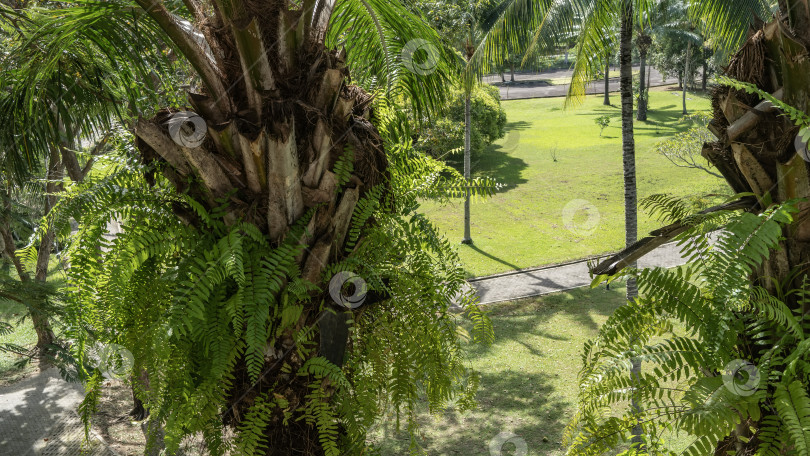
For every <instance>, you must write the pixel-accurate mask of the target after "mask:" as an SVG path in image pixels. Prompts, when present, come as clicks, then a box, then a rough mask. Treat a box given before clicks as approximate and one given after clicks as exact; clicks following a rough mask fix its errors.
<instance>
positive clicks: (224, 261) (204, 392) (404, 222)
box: [39, 105, 494, 455]
mask: <svg viewBox="0 0 810 456" xmlns="http://www.w3.org/2000/svg"><path fill="white" fill-rule="evenodd" d="M379 113H380V115H379V120H378V124H379V128H380V129H381V130H382V131H383V133H384V134H383V137H384V138H386V139H387V140H388V144H386V148H387V150H388V151H389V160H390V163H391V164H390V168H389V170H390V180H389V182H388V185H387V190H386V189H385V188H384V187H383V186H380V187H378V188H375V189H372V190H371V191H368V192H367V193H366V194H365V196H363V197H362V198H361V200H360V202H359V203H358V204H357V206H356V209H355V212H354V214H353V216H352V222H351V226H350V228H349V230H348V233H347V234H346V236H347V239H348V240H347V242H346V244H345V245H346V250H347V253H349V255H348V256H347V257H346V259H345V260H343V261H341V262H340V263H337V264H332V265H329V266H328V267H327V268H326V270H325V271H324V272H323V276H322V278H321V279H320V280H319V281H317V283H312V282H309V281H307V280H305V279H304V278H302V275H301V271H300V270H299V266H298V261H297V258H299V257H300V255H301V253H302V251H303V249H304V248H305V247H304V246H305V244H304V243H302V240H305V239H306V238H307V236H308V233H307V229H306V226H307V223H308V222H309V218H310V216H311V213H310V214H307V215H306V216H304V217H302V219H301V220H300V221H299V222H298V223H297V225H296V226H295V227H294V228H293V229H292V230H291V231H290V232H289V233H288V234H287V236H286V238H285V239H284V240H283V242H281V243H280V244H279V245H272V244H271V243H270V242H269V241H268V240H267V238H266V237H265V236H263V235H262V234H261V233H260V232H259V231H258V230H257V229H256V228H255V227H254V226H252V225H249V224H245V223H241V222H240V221H238V220H225V219H224V218H225V217H224V214H225V211H211V212H206V211H205V210H203V209H202V208H201V207H200V206H199V205H198V204H196V203H195V202H194V201H193V200H192V199H191V198H188V197H186V196H185V195H182V194H177V193H175V192H174V190H173V189H172V187H171V186H170V185H169V184H168V182H166V181H165V180H164V179H163V178H162V177H161V174H160V173H158V172H155V171H156V170H154V169H149V168H146V167H144V166H143V165H141V164H140V163H138V162H137V161H135V160H133V159H131V158H130V157H134V156H135V152H134V151H133V150H131V141H130V138H128V137H127V135H126V134H123V133H122V134H121V135H119V138H118V141H119V142H118V146H119V147H118V148H117V150H118V153H117V154H112V155H109V156H107V157H105V161H104V162H103V163H104V165H105V166H101V167H99V169H100V170H99V171H98V172H95V173H93V174H91V175H90V176H88V178H87V179H86V180H85V181H84V182H83V183H81V184H74V185H73V186H72V187H70V188H68V189H67V190H66V192H65V194H64V195H62V196H63V198H61V199H60V202H59V206H58V207H57V208H56V209H55V210H54V211H53V212H52V215H51V217H49V218H47V219H45V220H43V226H42V227H41V229H40V230H39V231H40V232H42V231H44V230H43V228H45V227H46V225H48V224H50V225H51V226H55V227H65V226H67V224H68V223H69V221H70V219H71V218H75V219H76V220H78V221H79V230H78V232H77V233H75V234H74V235H73V236H71V237H70V238H69V243H68V246H67V250H66V258H67V261H68V262H69V265H70V267H69V269H68V275H69V281H68V289H67V292H66V297H65V301H66V306H67V312H66V313H67V320H68V321H67V326H68V330H67V331H68V334H67V337H68V338H69V339H70V341H71V344H72V355H73V356H74V357H75V361H76V362H75V366H76V370H77V372H76V373H77V374H78V375H79V376H80V377H81V378H83V379H84V380H85V382H86V385H87V388H88V394H87V397H86V399H85V402H84V404H83V406H82V413H83V415H84V416H85V418H89V417H90V415H91V414H92V411H93V410H94V409H95V406H96V404H97V401H98V400H99V398H100V394H101V390H100V389H99V388H100V385H101V382H100V381H99V380H100V378H101V377H100V374H101V372H102V371H104V366H98V365H97V363H94V359H93V358H92V352H93V350H94V349H95V347H97V346H99V345H100V344H101V345H105V344H106V345H111V346H116V347H117V346H121V347H123V348H125V349H126V351H127V352H128V353H131V354H132V357H131V360H132V365H130V366H124V368H126V369H127V370H126V372H124V373H125V374H127V375H124V377H127V376H129V375H131V376H132V377H131V378H133V379H137V378H138V377H141V376H143V374H144V373H146V374H147V375H148V386H147V385H144V384H143V382H139V381H135V380H133V382H132V384H133V387H134V388H135V389H136V393H137V395H138V397H139V398H140V399H141V400H142V401H143V402H144V404H145V406H146V407H147V408H148V410H150V414H151V416H150V420H153V421H155V422H157V423H160V424H161V425H162V426H163V428H164V430H165V435H166V436H165V442H166V446H167V449H168V451H169V452H170V453H171V452H173V451H175V450H176V449H177V448H178V447H179V445H180V444H181V441H182V440H183V439H184V438H187V437H189V436H192V437H195V436H203V437H204V440H205V442H204V444H205V446H206V447H207V449H208V451H210V452H211V453H212V454H225V453H226V452H234V453H237V454H261V453H262V452H263V449H264V448H266V447H267V446H268V445H271V444H272V442H268V441H267V440H266V436H265V435H264V433H263V432H264V431H263V430H264V429H265V428H266V426H267V425H268V423H269V422H270V421H271V420H278V419H279V417H281V418H280V419H281V420H282V421H283V422H282V423H276V425H279V426H280V425H285V426H297V425H298V424H297V423H308V424H310V425H312V426H314V428H316V429H317V432H318V434H319V440H320V442H321V444H322V447H323V449H324V451H325V452H326V454H329V455H337V454H347V452H348V453H361V452H363V451H364V449H365V435H366V432H367V431H368V430H369V429H370V428H371V427H372V426H373V425H374V423H375V422H376V421H377V420H379V419H380V417H381V416H382V415H383V414H388V413H393V414H395V416H396V417H397V420H398V421H399V420H402V422H403V423H404V425H405V426H406V427H407V429H408V430H409V431H411V432H412V435H415V433H416V430H417V422H416V417H415V409H416V405H417V403H418V402H420V401H427V403H428V404H429V405H430V408H431V410H434V411H440V410H442V409H443V408H444V407H446V406H447V404H448V403H450V402H452V403H453V404H455V406H456V407H459V408H461V409H465V408H470V407H473V406H474V400H473V397H474V394H475V390H476V386H477V377H476V375H475V374H474V373H473V372H472V371H470V369H469V368H468V366H467V364H466V362H465V358H464V349H463V343H464V342H463V340H462V339H461V338H460V334H462V332H461V331H459V326H458V325H459V321H458V319H459V318H463V317H468V318H472V319H473V320H474V323H475V325H474V326H475V328H476V331H475V332H474V333H473V334H472V338H473V339H474V340H476V341H483V342H486V341H489V340H491V338H492V328H491V324H490V322H489V320H488V318H487V316H486V314H485V313H484V312H482V311H481V310H479V309H478V308H477V307H476V306H475V305H474V302H473V296H472V294H471V292H470V291H468V290H466V289H465V288H464V287H463V285H464V283H465V282H464V276H463V271H462V269H461V266H460V263H459V260H458V257H457V256H456V254H455V252H454V249H453V248H452V247H451V246H450V244H449V243H448V241H447V240H445V239H443V238H442V236H441V234H440V233H439V232H438V231H437V229H436V228H435V227H434V226H433V225H431V224H430V222H428V221H427V220H426V219H425V218H424V217H422V216H420V215H419V214H417V213H416V212H415V210H416V208H417V207H418V198H421V197H440V196H447V195H453V194H455V193H457V192H459V191H466V189H467V188H471V189H472V191H473V192H474V193H476V194H479V195H486V194H488V193H490V192H492V191H493V189H494V186H493V185H492V183H491V182H475V183H473V184H472V185H468V184H466V183H465V181H463V179H460V178H459V176H458V173H455V172H454V171H452V170H449V169H447V168H445V167H444V166H443V165H442V164H440V163H438V162H434V161H432V160H431V159H428V158H425V157H423V156H420V155H418V154H415V153H414V152H413V150H412V148H410V147H409V146H408V143H407V141H406V142H404V143H401V142H399V141H400V139H402V138H401V137H400V136H398V135H397V134H396V126H395V123H396V121H397V119H398V118H399V117H400V116H402V113H397V112H396V110H395V109H392V108H387V107H385V106H382V105H381V107H380V109H379ZM403 144H404V145H403ZM352 157H353V155H352V152H351V150H348V149H347V150H346V151H345V153H344V155H343V158H341V160H339V161H338V163H337V164H336V165H335V169H334V172H335V173H336V174H337V175H338V176H340V175H341V174H345V173H346V170H347V169H348V170H349V171H350V168H351V166H352ZM145 176H146V178H145ZM147 180H148V181H150V182H151V185H148V184H147ZM459 189H461V190H459ZM225 204H227V202H223V206H224V205H225ZM175 205H185V206H187V207H189V208H191V209H193V210H194V211H195V212H196V213H197V215H198V216H199V218H200V219H202V220H203V227H202V228H195V227H191V226H189V225H187V224H184V223H183V222H182V221H181V220H178V218H177V217H176V216H174V215H173V214H174V212H173V211H172V210H171V209H172V207H173V206H175ZM113 220H116V221H119V222H121V224H122V228H123V230H122V231H123V232H122V233H120V234H118V235H117V236H115V237H110V236H107V235H106V231H107V230H106V228H107V225H108V223H109V222H111V221H113ZM342 271H346V272H351V273H352V274H356V275H357V276H359V277H361V278H362V279H363V280H364V281H365V283H366V286H367V290H368V296H372V295H375V296H378V297H380V296H381V297H382V298H379V299H377V300H376V302H371V303H369V304H368V305H365V306H363V307H362V308H360V309H358V310H356V311H354V312H353V313H352V314H351V321H350V337H349V346H348V348H347V355H346V362H345V363H344V365H343V366H342V367H338V366H336V365H335V364H332V363H330V362H329V361H327V360H326V359H325V358H324V357H322V356H318V343H317V341H318V337H319V334H318V325H317V323H318V322H319V321H320V319H321V318H323V316H324V315H326V314H327V313H329V312H334V310H332V309H333V306H334V303H333V302H331V299H332V298H331V297H330V294H329V290H328V289H327V285H328V283H329V281H330V278H331V277H333V276H335V275H336V274H337V273H340V272H342ZM369 300H371V298H369ZM454 301H455V302H457V303H459V304H460V305H461V307H462V309H464V312H463V313H453V312H450V306H451V303H452V302H454ZM313 322H314V323H313ZM122 358H123V357H122V356H119V357H118V358H115V359H116V360H117V362H118V363H119V364H118V366H119V367H121V366H120V364H121V361H122ZM111 359H112V357H111ZM293 377H303V378H305V379H307V382H308V383H307V384H308V385H309V386H308V391H305V392H304V393H303V394H301V392H300V391H290V389H289V388H288V387H287V384H288V382H287V380H288V379H290V378H293ZM240 385H249V388H247V389H246V390H245V389H237V386H240ZM237 390H238V391H240V392H241V394H239V395H238V396H234V391H237ZM301 397H305V400H303V401H302V400H300V398H301ZM232 423H235V424H236V425H235V429H233V427H234V426H229V424H232ZM226 427H230V428H231V429H226ZM416 448H417V446H416V440H415V439H414V449H416Z"/></svg>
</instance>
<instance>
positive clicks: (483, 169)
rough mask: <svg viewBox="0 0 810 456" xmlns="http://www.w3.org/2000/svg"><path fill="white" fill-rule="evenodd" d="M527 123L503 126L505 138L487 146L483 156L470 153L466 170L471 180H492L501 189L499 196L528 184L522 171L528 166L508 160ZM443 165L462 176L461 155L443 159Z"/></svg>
mask: <svg viewBox="0 0 810 456" xmlns="http://www.w3.org/2000/svg"><path fill="white" fill-rule="evenodd" d="M530 126H531V124H530V123H528V122H524V121H519V122H509V123H507V124H506V135H505V136H504V138H503V139H501V140H499V144H492V145H489V146H487V147H486V148H485V149H484V151H483V152H478V153H476V152H473V154H472V157H471V160H470V167H471V169H472V177H474V178H476V177H478V178H480V177H488V178H491V179H494V180H495V181H496V182H497V183H499V184H502V185H503V187H502V188H501V189H500V190H499V193H503V192H507V191H509V190H511V189H514V188H517V186H518V185H521V184H525V183H526V182H528V181H527V180H526V179H524V178H523V176H522V174H523V170H525V169H526V168H528V167H529V165H528V164H527V163H526V162H525V161H524V160H523V159H521V158H517V157H514V156H512V155H511V154H512V153H513V152H515V151H516V150H517V148H518V146H519V145H520V132H521V131H523V130H527V129H528V128H529V127H530ZM447 164H448V165H450V166H452V167H453V168H455V169H456V170H457V171H458V172H460V173H463V172H464V154H463V153H462V154H456V155H454V156H452V157H449V158H448V159H447Z"/></svg>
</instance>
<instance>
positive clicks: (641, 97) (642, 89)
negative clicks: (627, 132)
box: [636, 51, 647, 121]
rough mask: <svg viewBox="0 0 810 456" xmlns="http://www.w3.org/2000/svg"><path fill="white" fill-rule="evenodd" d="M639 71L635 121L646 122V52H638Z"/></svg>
mask: <svg viewBox="0 0 810 456" xmlns="http://www.w3.org/2000/svg"><path fill="white" fill-rule="evenodd" d="M640 54H641V71H640V73H639V87H638V113H637V117H636V120H639V121H644V120H647V92H646V90H647V74H646V73H647V51H640Z"/></svg>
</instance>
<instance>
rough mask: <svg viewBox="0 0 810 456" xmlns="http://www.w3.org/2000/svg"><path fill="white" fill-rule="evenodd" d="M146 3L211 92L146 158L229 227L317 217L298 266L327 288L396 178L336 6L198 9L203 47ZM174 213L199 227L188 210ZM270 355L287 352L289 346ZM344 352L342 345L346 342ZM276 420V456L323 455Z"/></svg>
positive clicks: (157, 120)
mask: <svg viewBox="0 0 810 456" xmlns="http://www.w3.org/2000/svg"><path fill="white" fill-rule="evenodd" d="M138 2H139V3H140V4H141V6H142V7H143V8H144V10H146V11H147V13H148V14H149V15H150V16H151V17H152V19H154V20H155V21H157V22H158V23H159V24H160V25H161V27H162V28H163V29H164V31H165V32H166V33H167V34H168V35H169V36H170V37H171V38H172V40H173V41H174V43H175V44H176V45H177V47H178V48H179V49H180V50H181V52H182V53H183V54H184V55H185V57H186V58H187V59H188V61H189V62H190V63H191V65H192V66H193V67H194V69H195V70H196V72H197V74H198V75H199V77H200V79H201V81H202V88H201V90H199V91H196V92H190V93H189V94H188V97H189V102H190V104H191V105H192V107H193V113H191V114H189V113H183V114H179V115H178V114H177V113H176V112H172V111H171V110H163V111H161V112H160V113H158V114H157V115H156V116H155V117H153V118H151V119H143V118H142V119H139V120H138V122H137V124H136V128H135V133H136V136H137V140H138V147H139V149H140V151H141V153H142V155H143V156H144V158H145V159H146V160H147V161H149V162H152V163H156V164H160V166H161V169H162V170H163V172H164V174H165V175H166V177H167V178H168V179H169V180H170V181H171V182H172V183H173V184H174V186H175V187H176V188H177V189H178V190H179V191H181V192H186V193H187V194H189V195H190V196H191V197H192V198H193V199H194V200H195V201H196V202H197V203H199V204H201V205H202V206H203V207H204V208H206V209H208V210H211V209H214V208H216V207H220V206H222V205H223V203H227V206H226V209H225V210H226V216H225V220H226V222H232V221H236V220H241V221H246V222H248V223H251V224H253V225H255V226H256V227H258V228H259V229H260V230H261V231H262V232H263V233H265V234H266V235H267V236H268V238H269V239H270V240H271V241H274V242H278V241H280V240H282V239H283V238H284V236H285V234H286V233H287V232H288V231H289V230H290V228H291V226H292V225H293V224H295V223H296V222H297V221H298V220H299V218H301V217H302V215H304V213H305V211H308V210H310V209H312V210H313V211H314V216H313V217H312V218H311V220H310V221H309V224H308V227H307V235H306V236H305V238H304V239H302V240H301V242H302V243H304V244H305V246H306V250H305V253H304V254H303V256H302V257H301V258H299V259H298V262H299V266H300V269H301V273H302V276H303V277H304V278H305V279H307V280H308V281H310V282H312V283H315V284H319V285H322V286H323V288H326V287H325V285H324V284H323V283H322V277H321V275H322V271H324V269H325V267H327V265H329V264H332V263H334V262H336V261H339V260H340V259H342V258H343V257H344V255H345V252H344V248H343V244H344V241H345V239H346V234H347V230H348V228H349V224H350V221H351V216H352V213H353V210H354V208H355V205H356V204H357V202H358V199H359V198H360V197H361V196H362V195H364V194H365V193H366V192H367V191H369V190H370V189H371V188H373V187H375V186H377V185H379V184H382V183H383V182H384V181H385V176H386V168H387V159H386V156H385V154H384V151H383V148H382V141H381V139H380V136H379V134H378V133H377V131H376V130H375V128H374V127H373V126H372V124H371V123H370V122H369V117H370V114H369V110H370V107H369V105H370V102H371V99H372V97H371V96H370V95H369V94H367V93H366V92H364V91H363V90H362V89H360V88H359V87H357V86H353V85H351V84H350V83H349V72H348V69H347V66H346V60H345V55H344V53H343V52H342V51H336V50H329V49H327V48H326V47H325V45H324V39H325V35H326V27H327V24H328V22H329V19H330V15H331V14H332V10H333V7H334V1H326V2H323V1H320V2H314V1H304V2H303V4H300V5H297V4H295V3H294V2H287V1H281V0H277V1H270V2H262V3H259V2H251V1H240V0H236V1H215V2H214V3H213V4H212V5H210V8H211V10H210V11H211V12H209V14H207V15H206V16H205V17H204V18H203V17H202V13H201V12H200V10H199V7H200V6H199V5H198V4H197V3H196V2H194V1H193V0H190V1H189V2H187V3H188V5H187V6H189V9H190V10H191V11H195V12H196V14H198V15H200V17H199V18H198V19H204V20H200V30H199V35H198V34H194V33H188V32H187V29H184V27H183V25H182V24H181V23H180V21H178V20H177V19H176V18H175V17H174V16H172V15H171V14H170V13H169V12H168V10H167V9H166V7H165V6H164V5H163V4H161V3H158V2H157V1H154V0H138ZM178 116H179V117H178ZM178 119H179V120H178ZM198 119H200V120H198ZM175 122H179V123H180V124H181V125H179V126H178V125H177V124H176V123H175ZM172 125H175V126H174V127H172ZM201 129H202V131H201ZM192 130H193V131H192ZM342 157H348V158H349V159H352V160H353V163H354V166H353V171H352V172H351V173H350V174H349V175H348V176H338V175H336V173H333V169H334V165H335V163H336V162H337V161H338V160H340V159H341V158H342ZM341 177H345V180H347V181H346V182H339V180H340V179H341ZM176 213H177V215H178V216H179V217H181V218H182V219H183V220H185V221H187V222H188V223H190V224H196V223H198V221H197V219H196V217H197V216H196V214H195V213H193V212H191V211H189V210H187V209H183V208H181V207H177V208H176ZM316 317H317V312H304V314H303V316H302V319H305V320H307V321H306V322H305V323H307V324H313V323H314V322H315V318H316ZM271 343H275V344H278V345H279V346H278V347H273V349H274V350H282V349H283V347H282V346H281V344H282V343H283V342H282V340H281V339H279V340H275V341H271ZM335 343H336V344H338V345H341V344H343V345H345V336H344V337H343V340H342V341H341V340H337V341H336V342H335ZM338 351H340V350H338ZM322 354H323V353H322ZM323 355H325V354H323ZM327 357H328V356H327ZM336 362H339V360H338V361H336ZM294 380H295V379H294ZM266 381H269V379H265V382H266ZM296 381H297V380H295V381H291V382H290V383H291V385H292V386H291V388H292V389H295V384H296ZM300 382H302V384H303V382H304V380H301V381H300ZM250 386H251V385H236V386H235V388H234V391H233V396H234V397H233V400H232V401H231V403H230V404H229V405H231V412H230V413H229V414H228V416H226V417H225V419H226V421H228V422H230V423H231V424H238V423H239V422H240V419H241V417H244V415H245V413H244V412H245V410H246V407H248V403H249V402H250V401H249V398H250V396H249V397H248V400H244V397H243V396H244V394H243V393H245V390H247V389H249V388H250ZM240 388H242V389H241V390H240ZM304 391H305V389H304ZM300 399H301V401H304V398H303V397H301V398H300ZM276 418H279V417H276ZM276 418H273V419H271V420H270V421H269V422H270V424H269V425H268V429H267V430H266V433H267V435H268V437H269V442H270V449H269V450H268V454H319V453H320V452H321V450H319V445H320V444H319V441H318V433H317V432H316V431H315V430H314V428H313V427H312V426H310V425H307V424H304V423H300V424H296V425H294V426H293V425H290V426H281V424H280V420H279V419H276Z"/></svg>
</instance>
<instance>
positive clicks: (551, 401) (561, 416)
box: [371, 282, 683, 456]
mask: <svg viewBox="0 0 810 456" xmlns="http://www.w3.org/2000/svg"><path fill="white" fill-rule="evenodd" d="M624 296H625V289H624V285H623V284H621V283H618V282H614V283H613V284H611V289H610V290H606V289H605V287H604V286H600V287H598V288H595V289H589V288H581V289H577V290H573V291H570V292H563V293H557V294H553V295H548V296H545V297H539V298H531V299H524V300H520V301H517V302H512V303H505V304H498V305H494V306H492V307H490V309H491V310H492V313H491V314H490V317H491V318H492V322H493V325H494V330H495V342H494V343H493V344H492V345H491V346H488V347H487V346H481V345H472V346H470V347H469V348H470V350H469V353H470V361H471V364H472V367H473V368H474V369H475V370H476V371H477V372H478V373H479V374H480V376H481V384H480V386H479V391H478V396H477V399H478V403H479V407H478V409H476V410H473V411H468V412H464V413H458V412H456V411H449V412H446V413H444V414H442V415H441V416H438V417H437V416H431V415H429V414H428V413H427V412H426V410H420V413H419V417H420V423H421V424H422V425H423V431H424V435H423V438H422V439H421V445H422V447H423V449H424V450H425V454H428V455H463V456H473V455H480V456H490V449H489V445H490V441H491V440H492V439H494V438H495V437H496V436H498V435H499V434H500V433H502V432H507V433H512V434H516V435H517V436H519V437H520V438H522V439H523V440H524V441H525V442H526V449H527V450H528V453H527V454H526V456H560V455H563V454H565V451H564V450H565V449H564V448H562V446H561V441H562V434H563V430H564V429H565V426H566V425H567V424H568V422H569V420H570V418H571V417H572V416H573V414H574V413H575V411H576V398H577V392H578V386H577V374H578V372H579V369H580V368H581V367H582V361H581V358H580V356H581V354H582V348H583V345H584V343H585V342H586V341H587V340H588V339H591V338H593V337H595V336H596V335H597V332H598V329H599V327H600V326H601V325H602V324H603V323H604V322H605V321H606V320H607V318H608V317H609V316H610V315H611V314H612V313H613V311H614V310H615V309H616V308H618V307H619V306H620V305H622V304H624V302H625V301H624ZM465 326H466V327H467V329H470V328H469V325H468V324H465ZM394 423H395V422H394V420H393V418H391V419H389V420H388V421H387V422H386V423H384V424H382V425H381V426H380V427H379V428H378V429H375V431H374V432H373V433H372V438H371V442H372V443H374V444H375V445H376V446H377V447H378V448H379V449H380V450H381V451H380V454H381V455H383V456H399V455H404V454H408V444H409V442H410V441H409V438H408V435H407V433H405V432H396V430H395V424H394ZM667 440H668V441H670V447H671V448H673V449H676V450H680V449H681V448H682V443H683V442H682V439H679V438H672V437H670V438H668V439H667ZM513 448H514V447H512V445H511V444H506V445H505V446H504V447H503V452H502V453H501V454H502V455H504V456H506V455H513V454H515V455H516V454H522V453H517V452H514V451H515V450H514V449H513ZM494 454H496V455H497V454H498V453H497V452H496V453H494ZM614 454H615V453H614Z"/></svg>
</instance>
